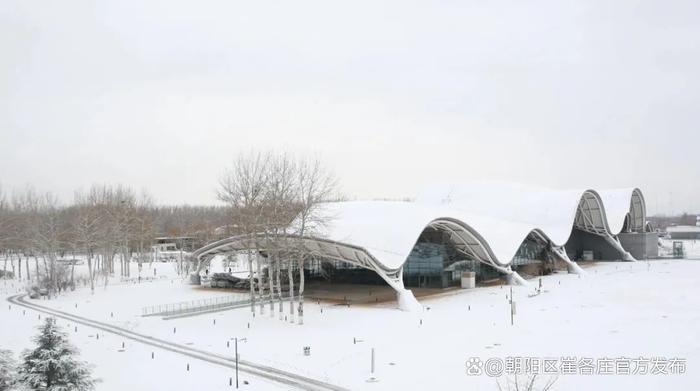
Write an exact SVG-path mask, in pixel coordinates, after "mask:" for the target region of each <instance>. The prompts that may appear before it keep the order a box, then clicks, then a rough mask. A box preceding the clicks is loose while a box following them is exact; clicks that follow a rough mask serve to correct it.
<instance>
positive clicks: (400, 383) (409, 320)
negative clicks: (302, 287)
mask: <svg viewBox="0 0 700 391" xmlns="http://www.w3.org/2000/svg"><path fill="white" fill-rule="evenodd" d="M157 266H158V265H157ZM586 270H587V272H588V274H587V275H586V276H584V277H582V278H579V276H577V275H570V274H564V273H562V274H555V275H552V276H547V277H544V278H543V279H542V282H543V292H542V293H541V294H539V295H533V294H534V291H535V287H536V285H537V281H536V280H535V281H532V285H533V286H532V287H529V288H526V287H514V288H513V293H514V299H515V302H516V308H517V311H516V315H515V318H514V325H511V319H510V312H509V309H510V306H509V303H508V301H507V299H506V295H507V294H508V292H509V290H510V287H507V286H506V287H498V286H496V287H488V288H477V289H473V290H462V291H452V292H450V293H446V294H443V295H441V296H439V297H432V298H429V299H422V300H421V302H422V304H423V305H424V306H427V307H429V308H430V309H429V310H428V309H426V311H424V312H423V313H422V314H412V313H405V312H401V311H398V310H395V309H394V308H393V305H394V304H391V303H387V304H382V305H376V306H352V307H345V306H335V305H327V304H323V303H321V304H320V305H319V304H317V303H308V302H307V304H306V307H305V308H306V311H305V312H306V316H305V325H303V326H299V325H295V324H290V323H289V322H284V321H280V320H279V319H278V317H277V315H275V316H274V317H270V316H269V309H268V308H267V307H266V308H265V311H266V314H265V315H264V316H260V315H258V316H256V317H255V318H253V317H252V316H251V315H250V312H249V310H248V309H237V310H230V311H225V312H220V313H215V314H208V315H202V316H196V317H191V318H182V319H174V320H162V319H160V318H154V317H147V318H144V317H141V316H140V309H141V307H142V306H144V305H148V304H152V303H161V304H165V303H170V302H176V301H181V300H191V299H197V298H203V297H215V296H217V295H226V294H227V293H223V292H218V291H213V290H204V289H201V288H196V287H192V286H189V285H186V284H184V283H182V282H181V281H180V280H179V279H175V280H171V279H162V280H157V281H154V282H149V283H142V284H137V285H134V284H132V285H114V286H108V287H107V289H102V288H101V289H98V290H97V291H96V293H95V295H90V292H89V289H83V288H81V289H79V290H77V291H75V292H71V293H67V294H65V295H62V296H61V297H59V298H57V299H55V300H50V301H46V300H42V301H40V303H41V304H42V305H49V306H51V307H53V308H57V309H62V310H65V311H68V312H73V313H77V314H80V315H81V316H85V317H88V318H92V319H96V320H100V321H106V322H110V323H112V324H115V325H119V326H121V327H126V328H129V329H131V330H134V331H138V332H139V333H142V334H148V335H152V336H155V337H159V338H163V339H168V340H172V341H174V342H178V343H182V344H189V345H191V346H193V347H197V348H200V349H204V350H208V351H212V352H217V353H220V354H226V355H230V356H233V353H232V345H231V347H230V348H229V347H227V346H226V342H227V340H230V338H232V337H245V338H247V342H245V343H241V344H240V345H239V348H240V354H241V358H242V359H245V360H249V361H253V362H256V363H261V364H267V365H271V366H274V367H277V368H280V369H285V370H288V371H292V372H295V373H299V374H302V375H308V376H310V377H314V378H317V379H321V380H326V381H329V382H331V383H334V384H338V385H341V386H345V387H347V388H350V389H358V390H395V389H407V390H413V389H443V390H461V389H493V390H496V389H498V388H497V386H496V381H495V379H494V378H492V377H489V376H487V375H486V374H482V375H477V376H472V375H468V374H467V371H466V369H467V366H466V362H467V360H468V359H470V358H472V357H477V358H479V359H480V360H481V361H482V362H483V361H486V360H487V359H489V358H500V359H505V358H506V357H516V356H517V357H535V358H541V359H544V358H552V357H554V358H560V357H570V356H575V357H577V359H580V358H591V359H593V360H604V359H606V358H611V359H616V358H619V357H627V358H638V357H640V356H641V357H644V358H654V357H662V358H667V359H671V358H682V359H685V360H687V361H686V365H687V372H686V373H684V374H675V375H672V374H668V375H662V374H656V375H651V374H647V375H578V376H573V375H561V376H559V378H558V380H557V382H556V386H555V388H554V389H560V390H569V389H615V390H623V389H629V390H657V389H692V388H693V387H694V386H695V385H697V384H700V371H698V369H697V366H698V365H699V364H698V363H699V362H700V284H697V276H698V275H700V262H698V261H690V260H659V261H650V262H636V263H599V264H596V265H594V266H592V267H590V268H587V269H586ZM158 273H160V270H159V271H158ZM2 284H3V283H0V291H2V290H4V291H5V292H4V295H8V294H10V293H11V290H12V288H11V287H10V286H3V285H2ZM76 303H77V304H78V308H77V309H76V307H75V305H76ZM285 309H286V308H285ZM111 312H113V313H114V317H111ZM0 319H1V320H2V321H1V322H0V346H2V347H3V348H10V349H13V350H15V351H16V352H17V351H19V350H21V348H24V347H27V346H29V344H30V342H29V337H30V336H31V335H33V333H34V332H35V331H34V330H33V326H35V325H37V324H38V322H39V320H38V319H37V316H36V314H35V313H33V312H32V311H29V310H27V311H26V315H22V310H21V309H18V308H13V309H12V310H8V307H7V306H5V307H4V308H2V309H0ZM214 319H216V323H215V324H214ZM59 324H63V325H65V324H66V322H65V321H61V322H59ZM248 324H250V328H248ZM174 328H176V332H175V333H173V329H174ZM93 334H95V332H94V330H89V329H88V328H87V327H79V329H78V332H77V333H75V332H71V336H72V339H73V341H74V343H76V345H78V346H79V347H80V348H81V349H82V351H83V359H85V360H88V361H90V362H92V363H94V364H95V365H96V374H97V375H98V376H99V377H102V378H103V379H104V381H103V383H102V384H101V385H100V387H99V389H100V390H123V389H126V388H127V387H128V388H129V389H131V390H152V389H160V388H165V387H166V386H167V388H169V389H190V388H192V387H195V389H200V388H201V389H224V388H229V387H228V378H229V377H230V376H231V371H230V370H226V369H223V368H220V367H216V366H214V365H211V364H207V363H204V362H198V361H196V360H193V359H188V358H185V357H182V356H177V355H175V354H174V353H166V352H164V351H156V360H151V359H150V352H151V351H152V350H154V349H152V348H150V347H144V346H138V345H134V344H129V343H128V342H127V349H126V351H125V352H119V351H118V350H119V348H120V346H121V339H120V338H119V337H116V336H111V335H104V336H103V335H100V339H99V341H98V340H96V339H95V338H94V337H90V335H93ZM353 338H357V339H360V340H361V341H362V342H358V343H356V344H355V343H353ZM304 346H310V347H311V355H310V356H304V355H303V347H304ZM371 348H375V351H376V372H375V376H376V378H377V379H379V381H378V382H373V383H368V382H366V380H367V379H368V378H369V377H370V352H371ZM187 362H189V363H190V364H191V365H192V371H191V372H189V373H188V372H186V371H185V365H186V363H187ZM594 362H595V361H594ZM247 378H249V379H250V380H251V385H249V386H246V387H249V389H254V390H259V389H268V388H274V387H275V386H274V385H272V384H270V383H268V382H264V381H263V380H262V379H255V378H251V377H250V376H247ZM156 385H157V386H156Z"/></svg>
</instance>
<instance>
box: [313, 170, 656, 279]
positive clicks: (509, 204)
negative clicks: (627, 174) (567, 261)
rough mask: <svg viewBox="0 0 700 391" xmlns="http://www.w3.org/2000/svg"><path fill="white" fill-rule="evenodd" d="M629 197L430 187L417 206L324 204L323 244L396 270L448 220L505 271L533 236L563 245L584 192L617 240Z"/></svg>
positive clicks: (481, 185)
mask: <svg viewBox="0 0 700 391" xmlns="http://www.w3.org/2000/svg"><path fill="white" fill-rule="evenodd" d="M634 191H638V190H637V189H633V188H630V189H617V190H602V191H595V190H591V189H578V190H552V189H543V188H539V187H533V186H524V185H514V184H504V183H498V182H476V183H471V184H468V185H448V186H433V187H430V188H428V189H427V190H426V191H425V192H423V193H422V194H421V195H420V196H419V197H418V198H417V200H416V201H415V202H399V201H351V202H334V203H329V204H327V205H326V207H325V211H324V213H327V214H328V217H329V220H330V223H329V224H328V225H327V227H325V229H324V231H323V235H322V237H323V238H326V239H330V240H333V241H337V242H341V243H347V244H351V245H354V246H357V247H362V248H364V249H365V250H366V251H367V252H369V253H370V254H371V255H373V256H374V257H375V259H377V261H378V262H380V263H381V264H382V265H384V266H385V267H387V268H389V269H397V268H399V267H400V266H401V265H402V264H403V263H404V262H405V261H406V259H407V257H408V255H409V254H410V252H411V250H412V249H413V246H414V245H415V243H416V241H417V239H418V237H419V236H420V234H421V233H422V232H423V230H424V229H425V228H426V227H428V226H429V225H430V224H431V222H434V221H436V220H440V219H450V220H455V221H458V222H459V223H460V224H461V225H462V226H464V227H466V229H468V230H470V231H473V232H476V234H477V236H478V237H479V240H480V241H483V243H481V244H482V245H483V246H484V247H485V248H487V249H488V251H489V253H490V255H491V257H492V258H494V259H493V260H494V261H495V262H496V263H497V264H500V265H507V264H509V263H510V261H511V259H512V258H513V256H514V255H515V253H516V252H517V250H518V248H519V247H520V245H521V244H522V242H523V241H524V240H525V239H526V237H527V236H528V235H529V234H530V233H531V232H532V231H533V230H538V231H539V232H541V233H543V234H544V235H545V236H546V237H547V238H549V239H550V240H551V241H552V242H553V244H555V245H558V246H562V245H564V244H565V243H566V242H567V241H568V239H569V236H570V235H571V232H572V227H573V225H574V220H575V217H576V212H577V209H578V205H579V202H580V201H581V198H582V196H583V195H584V193H588V194H592V195H594V196H595V197H598V198H599V199H600V200H601V202H602V204H603V208H604V210H605V216H607V219H606V220H607V221H606V222H605V223H606V227H608V230H609V232H610V233H612V234H613V235H616V234H618V233H620V232H621V231H622V229H623V225H624V221H625V218H626V216H627V214H628V213H629V210H630V203H631V197H632V194H633V192H634ZM639 194H641V192H639ZM642 201H643V198H642Z"/></svg>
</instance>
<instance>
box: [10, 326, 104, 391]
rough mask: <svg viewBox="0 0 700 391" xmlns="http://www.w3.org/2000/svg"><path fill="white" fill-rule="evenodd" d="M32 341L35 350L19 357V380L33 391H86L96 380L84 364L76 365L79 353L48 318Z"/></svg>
mask: <svg viewBox="0 0 700 391" xmlns="http://www.w3.org/2000/svg"><path fill="white" fill-rule="evenodd" d="M38 329H39V331H40V332H39V334H38V335H37V336H36V337H34V342H35V343H36V344H37V347H36V349H34V350H27V351H25V352H24V354H23V355H22V361H23V363H22V366H21V368H20V371H19V380H20V381H21V382H22V383H24V384H25V385H26V386H27V387H29V388H31V389H33V390H45V391H69V390H70V391H89V390H93V389H94V388H95V380H93V379H92V376H91V374H90V367H89V365H88V364H87V363H85V362H82V361H78V360H77V359H76V356H77V354H78V350H77V349H76V348H75V347H73V346H72V345H71V344H70V343H69V342H68V337H67V334H66V333H65V332H63V331H61V330H60V329H59V328H58V326H57V325H56V321H55V319H52V318H47V319H46V320H45V321H44V324H42V325H41V326H39V328H38Z"/></svg>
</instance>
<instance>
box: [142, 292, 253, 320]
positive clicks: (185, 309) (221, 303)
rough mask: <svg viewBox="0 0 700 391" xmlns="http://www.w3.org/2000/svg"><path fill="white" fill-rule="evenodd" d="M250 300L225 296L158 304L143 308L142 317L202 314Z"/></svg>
mask: <svg viewBox="0 0 700 391" xmlns="http://www.w3.org/2000/svg"><path fill="white" fill-rule="evenodd" d="M249 301H250V299H248V298H243V297H241V296H223V297H214V298H211V299H201V300H193V301H183V302H180V303H171V304H157V305H153V306H149V307H143V308H142V309H141V316H153V315H162V316H167V315H176V314H187V313H192V312H201V311H209V310H215V309H219V308H224V307H230V306H234V305H237V304H245V303H246V302H249Z"/></svg>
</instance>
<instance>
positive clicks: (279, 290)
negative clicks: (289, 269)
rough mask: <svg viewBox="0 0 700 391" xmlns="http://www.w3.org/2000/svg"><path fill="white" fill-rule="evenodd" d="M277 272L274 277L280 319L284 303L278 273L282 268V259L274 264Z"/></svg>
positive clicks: (282, 315)
mask: <svg viewBox="0 0 700 391" xmlns="http://www.w3.org/2000/svg"><path fill="white" fill-rule="evenodd" d="M276 269H277V273H275V274H276V279H277V301H278V302H279V313H280V320H282V318H283V317H284V314H283V312H284V304H283V302H284V301H283V300H282V281H281V279H280V274H282V273H281V270H282V260H279V261H278V262H277V265H276Z"/></svg>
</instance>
